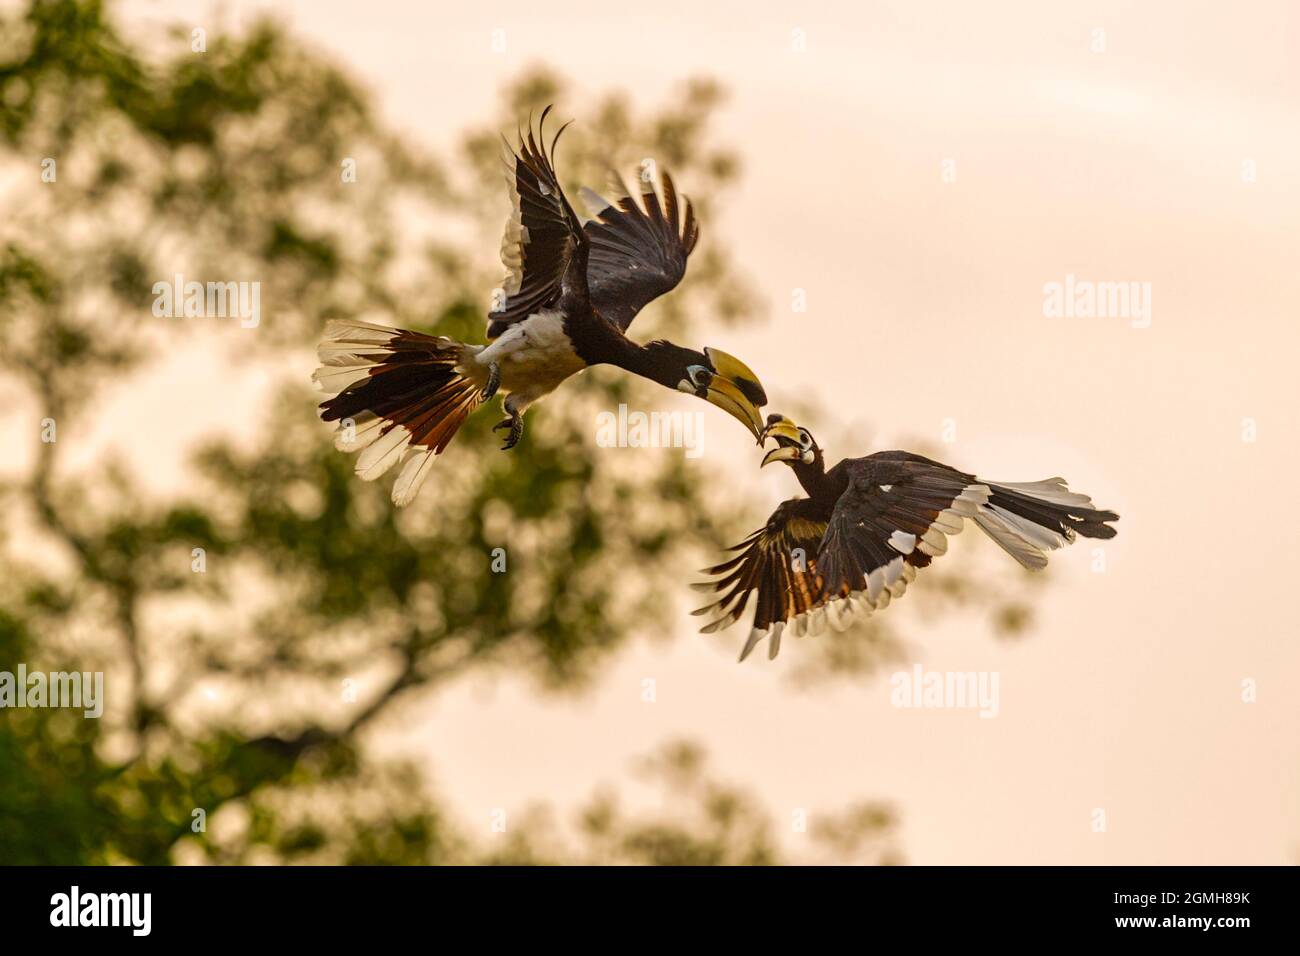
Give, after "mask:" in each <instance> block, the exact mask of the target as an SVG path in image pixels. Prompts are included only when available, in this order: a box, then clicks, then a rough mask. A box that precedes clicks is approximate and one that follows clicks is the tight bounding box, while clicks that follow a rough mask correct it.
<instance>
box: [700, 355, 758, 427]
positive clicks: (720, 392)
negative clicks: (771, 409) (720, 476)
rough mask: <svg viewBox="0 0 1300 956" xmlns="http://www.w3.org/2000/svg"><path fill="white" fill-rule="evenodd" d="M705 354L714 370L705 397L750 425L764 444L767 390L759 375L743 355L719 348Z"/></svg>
mask: <svg viewBox="0 0 1300 956" xmlns="http://www.w3.org/2000/svg"><path fill="white" fill-rule="evenodd" d="M704 354H705V355H707V356H708V357H709V361H710V362H711V363H712V364H713V371H714V375H713V377H712V379H711V380H710V381H709V384H708V385H707V386H705V395H704V397H705V399H706V400H708V401H709V402H710V403H711V404H713V405H717V406H718V407H719V408H721V409H722V410H723V411H724V412H726V413H727V414H728V415H730V416H732V417H733V418H735V419H736V420H738V421H739V422H740V423H741V424H743V425H744V426H745V427H746V428H748V429H749V431H750V433H751V434H752V435H753V436H754V437H755V438H756V439H758V443H759V444H760V445H761V444H762V443H763V438H762V433H763V415H762V413H761V412H760V411H759V409H760V408H762V407H763V406H764V405H766V404H767V393H766V392H765V391H763V385H762V383H761V382H759V380H758V376H757V375H755V374H754V373H753V372H752V371H750V369H749V366H747V365H746V364H745V363H744V362H742V361H740V359H738V358H736V357H735V356H732V355H728V354H727V353H726V352H723V351H720V350H719V349H711V348H706V349H705V350H704Z"/></svg>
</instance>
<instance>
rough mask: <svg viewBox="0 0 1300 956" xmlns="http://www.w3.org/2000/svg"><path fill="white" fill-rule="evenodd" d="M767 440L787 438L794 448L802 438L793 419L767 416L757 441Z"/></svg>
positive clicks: (783, 416)
mask: <svg viewBox="0 0 1300 956" xmlns="http://www.w3.org/2000/svg"><path fill="white" fill-rule="evenodd" d="M769 438H788V439H789V440H790V441H792V442H794V443H795V445H796V446H797V445H798V444H799V443H800V442H801V441H802V440H803V436H801V435H800V434H799V426H798V425H796V424H795V423H794V420H793V419H791V418H787V417H786V416H785V415H769V416H768V418H767V425H766V427H764V429H763V431H762V432H761V433H760V434H759V436H758V440H759V441H760V442H765V441H767V440H768V439H769ZM764 464H766V462H764Z"/></svg>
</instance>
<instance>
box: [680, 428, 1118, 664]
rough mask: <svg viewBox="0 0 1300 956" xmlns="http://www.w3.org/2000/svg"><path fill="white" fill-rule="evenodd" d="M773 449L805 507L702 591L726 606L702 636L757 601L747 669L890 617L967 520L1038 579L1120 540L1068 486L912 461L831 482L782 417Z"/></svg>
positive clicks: (890, 458)
mask: <svg viewBox="0 0 1300 956" xmlns="http://www.w3.org/2000/svg"><path fill="white" fill-rule="evenodd" d="M769 437H771V438H773V439H775V441H776V443H777V447H776V448H774V449H772V450H771V451H770V452H768V453H767V455H765V456H764V458H763V465H768V464H771V463H772V462H774V461H783V462H785V463H786V464H787V465H789V466H790V467H791V468H792V469H793V470H794V473H795V477H797V478H798V479H799V484H800V485H802V486H803V489H804V491H805V492H807V494H808V497H806V498H791V499H790V500H789V501H784V502H782V503H781V505H780V506H779V507H778V508H777V509H776V511H774V512H772V516H771V517H770V518H768V519H767V525H766V526H765V527H763V528H760V529H759V530H758V531H755V532H754V533H753V534H752V535H750V536H749V537H748V538H746V539H745V540H744V541H742V542H741V543H740V544H738V545H736V546H735V547H733V548H731V549H730V550H732V551H738V552H740V553H739V554H737V555H736V557H734V558H731V559H730V560H728V561H725V562H723V563H722V564H719V565H717V566H716V567H712V568H708V569H707V570H706V571H705V572H704V573H705V574H710V575H714V576H715V579H714V580H712V581H708V582H705V583H702V584H697V585H695V587H696V588H697V589H699V590H702V591H706V592H715V593H720V594H721V597H720V598H719V599H718V600H717V601H716V602H715V603H713V604H710V605H707V606H705V607H702V608H700V609H699V610H697V611H695V613H696V614H707V613H709V612H711V611H717V612H720V614H719V616H718V617H717V618H716V619H715V620H713V621H711V622H709V623H708V624H706V625H705V626H704V628H703V629H702V630H703V631H704V632H706V633H711V632H713V631H717V630H720V629H721V628H724V627H728V626H730V625H731V624H733V623H734V622H735V621H737V620H739V618H740V615H741V614H742V613H744V610H745V605H746V604H747V603H748V601H749V598H750V595H751V594H754V593H755V592H757V594H758V599H757V602H756V604H755V608H754V625H753V628H752V630H751V631H750V632H749V639H748V640H747V641H746V642H745V646H744V649H743V650H742V651H741V652H740V659H741V660H742V661H743V660H744V659H745V658H746V657H748V656H749V654H750V652H751V651H752V650H753V649H754V647H755V646H756V645H757V644H758V642H759V641H761V640H762V639H763V638H764V637H767V636H768V635H769V634H770V635H771V642H770V645H769V648H768V656H769V657H776V655H777V651H778V650H780V647H781V632H782V631H783V630H785V628H786V625H787V624H788V625H789V626H790V628H791V632H792V633H794V634H797V635H803V634H817V633H820V632H821V631H822V630H823V629H824V628H825V625H826V624H827V623H830V624H831V626H832V627H834V628H836V629H837V630H843V629H844V628H845V627H847V626H848V625H849V623H850V622H851V620H852V618H853V616H854V615H855V614H856V613H858V612H865V613H870V612H871V611H872V610H876V609H880V608H883V607H885V606H886V605H887V604H888V603H889V601H890V599H891V598H896V597H900V596H901V595H902V594H903V591H904V590H905V589H906V588H907V585H908V583H909V582H910V581H912V579H913V578H915V577H916V569H917V568H923V567H925V566H926V565H928V564H929V563H930V560H931V559H932V558H933V557H934V556H935V555H939V554H943V553H944V552H945V551H947V550H948V544H947V535H952V534H957V533H958V532H959V531H961V529H962V525H963V523H964V522H963V519H965V518H970V519H972V520H973V521H974V522H975V523H976V524H977V525H979V527H980V528H981V529H982V530H983V531H984V532H985V533H986V534H988V536H989V537H990V538H992V539H993V540H994V541H995V542H996V543H997V544H998V545H999V546H1001V548H1002V549H1003V550H1004V551H1006V552H1007V553H1008V554H1010V555H1011V556H1012V557H1013V558H1015V559H1016V560H1017V561H1019V562H1020V563H1021V564H1022V565H1024V566H1025V567H1026V568H1029V569H1030V570H1038V569H1039V568H1043V567H1046V566H1047V557H1046V554H1045V552H1047V551H1053V550H1055V549H1057V548H1060V547H1062V546H1064V545H1066V544H1069V543H1070V542H1071V541H1073V540H1074V538H1075V535H1076V534H1081V535H1083V536H1084V537H1085V538H1113V537H1114V536H1115V529H1114V528H1112V527H1111V526H1110V525H1109V524H1107V522H1110V521H1117V520H1119V515H1117V514H1115V512H1113V511H1100V510H1098V509H1096V508H1094V507H1093V506H1092V499H1090V498H1089V497H1088V496H1087V495H1081V494H1076V493H1075V492H1072V491H1070V489H1069V488H1067V487H1066V484H1065V479H1063V478H1047V479H1045V480H1043V481H1034V482H1022V483H1017V482H993V481H985V480H983V479H980V478H976V477H975V476H974V475H968V474H966V473H964V472H961V471H958V470H957V469H955V468H950V467H949V466H947V465H943V464H940V463H939V462H937V461H932V460H930V459H929V458H925V457H924V456H922V455H914V454H912V453H911V452H906V451H881V452H876V453H875V454H874V455H867V456H866V457H865V458H846V459H844V460H843V461H841V462H840V463H839V464H838V465H836V466H835V467H834V468H831V469H829V470H827V468H826V463H825V461H824V459H823V458H822V450H821V448H820V447H819V446H818V444H817V442H816V440H815V439H814V438H813V436H812V434H811V433H810V432H809V431H808V429H806V428H801V427H799V426H798V425H796V424H795V423H794V422H793V421H791V420H790V419H789V418H787V417H785V416H784V415H771V416H769V417H768V420H767V427H766V428H764V429H763V433H762V435H761V436H760V440H766V439H767V438H769ZM760 467H762V466H760Z"/></svg>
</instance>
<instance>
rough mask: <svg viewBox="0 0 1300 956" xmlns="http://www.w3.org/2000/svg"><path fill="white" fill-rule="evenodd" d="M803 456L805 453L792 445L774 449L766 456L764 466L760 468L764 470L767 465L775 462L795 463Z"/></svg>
mask: <svg viewBox="0 0 1300 956" xmlns="http://www.w3.org/2000/svg"><path fill="white" fill-rule="evenodd" d="M802 455H803V452H802V451H800V450H799V449H798V448H796V447H794V446H792V445H782V446H781V447H780V448H773V449H772V450H771V451H769V452H768V453H767V454H766V455H764V456H763V464H761V465H759V466H758V467H759V468H763V467H765V466H767V465H770V464H772V462H774V461H795V460H797V459H799V458H800V457H801V456H802Z"/></svg>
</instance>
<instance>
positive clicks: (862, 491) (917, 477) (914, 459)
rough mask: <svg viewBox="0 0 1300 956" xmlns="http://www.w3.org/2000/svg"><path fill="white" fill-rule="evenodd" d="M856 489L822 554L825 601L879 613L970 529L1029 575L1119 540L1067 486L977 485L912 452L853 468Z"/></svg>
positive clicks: (1057, 482)
mask: <svg viewBox="0 0 1300 956" xmlns="http://www.w3.org/2000/svg"><path fill="white" fill-rule="evenodd" d="M837 467H844V468H846V469H847V470H848V473H849V483H848V487H847V488H846V489H845V491H844V493H843V494H842V495H841V496H840V498H839V501H837V502H836V504H835V509H834V511H833V512H832V514H831V518H830V521H829V523H828V524H827V528H826V537H825V538H824V539H823V541H822V545H821V548H820V550H819V551H818V553H817V562H818V566H819V567H820V568H821V571H822V577H823V589H824V592H825V593H824V597H825V599H826V600H827V601H828V602H830V601H834V600H836V599H844V598H849V599H854V600H864V601H865V602H866V603H868V604H870V605H871V606H872V607H874V608H880V607H882V606H883V605H884V604H885V603H888V601H889V599H890V596H891V594H892V596H893V597H897V596H898V595H897V594H894V593H893V589H894V587H895V585H896V584H897V582H898V581H899V580H900V576H904V575H905V574H906V570H907V568H908V567H916V568H923V567H925V566H926V565H928V564H929V563H930V561H931V560H932V559H933V558H934V557H936V556H937V555H940V554H944V553H945V552H946V551H947V550H948V543H947V542H948V535H953V534H957V533H958V532H960V531H961V529H962V526H963V523H964V519H966V518H970V519H972V520H973V521H974V522H975V524H976V525H978V526H979V528H980V529H981V530H982V531H984V532H985V533H986V534H987V535H988V536H989V537H990V538H992V539H993V541H994V543H996V544H997V545H998V546H999V547H1000V548H1002V549H1003V550H1004V551H1006V552H1007V553H1008V554H1009V555H1011V556H1012V557H1013V558H1015V559H1016V560H1017V561H1019V562H1020V564H1021V565H1023V566H1024V567H1026V568H1028V569H1030V570H1038V569H1040V568H1043V567H1046V566H1047V552H1049V551H1054V550H1056V549H1057V548H1061V547H1064V546H1065V545H1067V544H1069V543H1070V542H1072V541H1074V540H1075V538H1076V536H1077V535H1083V536H1084V537H1086V538H1112V537H1114V536H1115V529H1114V528H1112V527H1110V524H1109V522H1113V521H1117V520H1118V519H1119V516H1118V515H1117V514H1115V512H1113V511H1102V510H1099V509H1097V508H1094V507H1093V504H1092V499H1091V498H1089V497H1088V496H1087V495H1083V494H1079V493H1077V492H1072V491H1070V489H1069V488H1068V487H1066V484H1065V481H1064V479H1061V478H1048V479H1046V480H1044V481H1035V482H1024V483H1013V482H994V481H986V480H984V479H981V478H976V477H975V476H974V475H968V474H966V473H964V472H961V471H958V470H957V469H955V468H950V467H948V466H947V465H943V464H940V463H939V462H937V461H932V460H930V459H929V458H924V457H922V456H920V455H913V454H910V453H908V452H900V451H893V452H880V453H878V454H875V455H869V456H868V457H866V458H858V459H854V460H851V461H846V462H844V463H842V465H840V466H837Z"/></svg>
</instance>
